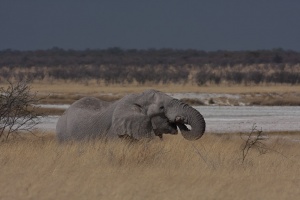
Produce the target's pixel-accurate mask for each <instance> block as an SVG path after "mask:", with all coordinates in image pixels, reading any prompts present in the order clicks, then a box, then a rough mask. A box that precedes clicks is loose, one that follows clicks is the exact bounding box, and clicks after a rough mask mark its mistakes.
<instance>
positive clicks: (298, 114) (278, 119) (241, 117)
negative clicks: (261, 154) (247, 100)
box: [195, 106, 300, 133]
mask: <svg viewBox="0 0 300 200" xmlns="http://www.w3.org/2000/svg"><path fill="white" fill-rule="evenodd" d="M195 108H196V109H197V110H198V111H200V113H201V114H202V115H203V116H204V119H205V121H206V124H207V129H206V130H207V132H216V133H228V132H249V131H251V129H252V127H253V125H255V126H257V128H258V129H262V130H263V131H265V132H267V131H300V123H299V122H300V107H299V106H236V107H235V106H197V107H195Z"/></svg>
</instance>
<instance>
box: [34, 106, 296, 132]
mask: <svg viewBox="0 0 300 200" xmlns="http://www.w3.org/2000/svg"><path fill="white" fill-rule="evenodd" d="M64 107H68V106H67V105H64ZM195 108H196V109H197V110H198V111H200V113H201V114H202V115H203V116H204V119H205V121H206V132H214V133H234V132H237V133H239V132H249V131H251V129H252V126H253V125H254V124H255V125H256V126H257V128H258V129H262V130H263V131H264V132H267V131H300V123H299V122H300V106H195ZM58 118H59V116H48V117H44V118H43V119H42V123H41V124H39V125H38V128H39V129H42V130H46V131H55V126H56V123H57V120H58Z"/></svg>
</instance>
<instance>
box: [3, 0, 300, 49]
mask: <svg viewBox="0 0 300 200" xmlns="http://www.w3.org/2000/svg"><path fill="white" fill-rule="evenodd" d="M54 46H56V47H61V48H64V49H77V50H84V49H86V48H90V49H105V48H109V47H121V48H124V49H132V48H135V49H148V48H175V49H190V48H191V49H199V50H206V51H214V50H257V49H273V48H279V47H281V48H283V49H291V50H296V51H300V1H299V0H248V1H247V0H127V1H124V0H122V1H121V0H118V1H117V0H0V50H3V49H8V48H9V49H14V50H36V49H49V48H52V47H54Z"/></svg>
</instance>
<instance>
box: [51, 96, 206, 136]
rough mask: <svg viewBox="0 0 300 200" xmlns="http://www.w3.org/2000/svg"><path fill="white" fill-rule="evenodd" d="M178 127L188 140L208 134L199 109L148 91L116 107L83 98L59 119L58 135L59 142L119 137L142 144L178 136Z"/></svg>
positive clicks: (121, 102) (93, 99)
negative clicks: (144, 141)
mask: <svg viewBox="0 0 300 200" xmlns="http://www.w3.org/2000/svg"><path fill="white" fill-rule="evenodd" d="M185 124H189V125H190V126H191V130H189V129H188V128H187V127H186V126H185ZM176 126H177V127H178V128H179V129H180V132H181V134H182V135H183V137H184V138H185V139H187V140H197V139H199V138H200V137H201V136H202V135H203V133H204V131H205V121H204V118H203V116H202V115H201V114H200V113H199V112H198V111H197V110H196V109H194V108H192V107H191V106H189V105H187V104H184V103H182V102H181V101H179V100H177V99H174V98H172V97H170V96H168V95H166V94H164V93H162V92H159V91H155V90H147V91H145V92H143V93H140V94H130V95H127V96H125V97H123V98H122V99H120V100H118V101H115V102H113V103H110V102H105V101H101V100H98V99H96V98H92V97H87V98H82V99H80V100H78V101H76V102H75V103H73V104H72V105H71V106H70V107H69V108H68V109H67V110H66V112H65V113H64V114H63V115H62V116H61V117H60V118H59V120H58V122H57V125H56V133H57V138H58V139H59V141H66V140H74V139H75V140H81V139H94V138H118V137H119V138H122V137H126V138H127V137H129V138H131V139H135V140H140V139H143V138H153V137H154V136H155V135H157V136H159V137H161V136H162V134H163V133H171V134H176V133H177V128H176Z"/></svg>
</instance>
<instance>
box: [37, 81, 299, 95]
mask: <svg viewBox="0 0 300 200" xmlns="http://www.w3.org/2000/svg"><path fill="white" fill-rule="evenodd" d="M32 89H33V90H34V91H38V92H41V93H54V92H55V93H63V94H66V93H67V94H72V93H73V94H91V95H92V94H99V93H101V94H108V93H113V94H125V93H134V92H142V91H144V90H146V89H156V90H160V91H162V92H199V93H230V94H240V93H266V92H268V93H288V92H299V91H300V85H295V86H291V85H252V86H251V85H248V86H245V85H231V86H230V85H211V86H197V85H196V84H184V85H182V84H178V85H176V84H156V85H153V84H148V85H135V84H131V85H109V86H106V85H103V84H102V85H98V84H93V83H90V84H87V85H86V84H80V83H74V82H57V83H52V84H49V83H33V84H32Z"/></svg>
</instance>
